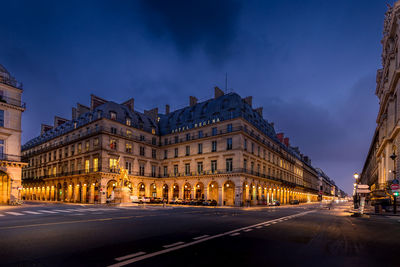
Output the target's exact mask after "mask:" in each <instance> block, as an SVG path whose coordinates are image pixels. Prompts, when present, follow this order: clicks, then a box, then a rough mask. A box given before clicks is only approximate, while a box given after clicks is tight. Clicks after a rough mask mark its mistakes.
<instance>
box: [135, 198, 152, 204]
mask: <svg viewBox="0 0 400 267" xmlns="http://www.w3.org/2000/svg"><path fill="white" fill-rule="evenodd" d="M138 201H139V203H140V204H142V203H150V198H149V197H139V198H138Z"/></svg>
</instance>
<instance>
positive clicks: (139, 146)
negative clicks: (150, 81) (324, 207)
mask: <svg viewBox="0 0 400 267" xmlns="http://www.w3.org/2000/svg"><path fill="white" fill-rule="evenodd" d="M22 155H23V157H24V159H25V160H26V161H27V162H28V165H27V166H26V167H24V169H23V197H24V199H31V200H41V201H65V202H80V203H105V202H106V199H107V197H109V196H110V195H111V193H112V191H113V190H114V188H115V186H116V183H117V180H118V176H119V165H121V166H123V167H124V169H126V170H127V172H128V180H129V185H128V187H129V190H130V194H131V195H132V196H137V197H143V196H145V197H158V198H164V199H167V200H169V201H171V200H172V199H176V198H180V199H204V200H215V201H217V203H218V205H231V206H241V205H249V204H250V205H257V204H267V203H272V202H273V201H275V200H278V201H280V203H282V204H287V203H289V201H290V200H292V199H297V200H299V201H300V202H311V201H317V197H318V192H319V178H318V173H317V171H316V170H315V169H314V168H313V167H312V166H311V160H310V159H309V158H308V157H306V156H304V155H303V154H301V153H300V151H299V149H298V148H295V147H292V146H291V145H290V143H289V138H287V137H285V136H284V134H283V133H278V134H277V133H275V129H274V125H273V123H270V122H267V121H266V120H265V119H264V118H263V115H262V108H253V106H252V97H246V98H242V97H241V96H239V95H238V94H236V93H227V94H225V93H224V92H223V91H222V90H220V89H219V88H218V87H216V88H215V95H214V98H212V99H209V100H206V101H203V102H198V100H197V98H196V97H193V96H191V97H190V99H189V105H188V106H187V107H184V108H182V109H178V110H175V111H171V110H170V107H169V105H166V107H165V112H164V113H163V114H162V113H160V112H159V111H158V109H157V108H154V109H152V110H148V111H144V112H143V113H141V112H138V111H136V110H135V108H134V99H129V100H127V101H125V102H123V103H121V104H118V103H115V102H112V101H108V100H105V99H102V98H100V97H97V96H95V95H91V100H90V105H89V106H85V105H82V104H78V105H77V107H76V108H73V109H72V119H71V120H69V119H64V118H60V117H55V118H54V125H42V127H41V135H40V136H38V137H36V138H34V139H32V140H30V141H28V142H27V143H26V144H24V145H23V147H22ZM325 193H326V197H327V198H331V199H332V198H334V197H335V195H334V194H332V191H329V190H328V191H326V192H325Z"/></svg>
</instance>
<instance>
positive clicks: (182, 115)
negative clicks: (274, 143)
mask: <svg viewBox="0 0 400 267" xmlns="http://www.w3.org/2000/svg"><path fill="white" fill-rule="evenodd" d="M159 117H160V133H161V135H165V134H170V133H172V132H174V131H176V130H179V129H191V128H193V127H194V125H195V124H199V123H204V122H205V123H206V124H208V123H210V122H211V121H213V120H215V121H224V120H229V119H234V118H239V117H241V118H243V119H245V120H247V121H248V122H250V123H251V124H253V125H254V126H255V127H256V128H257V129H259V130H260V131H261V132H263V133H264V134H266V135H267V136H269V137H270V138H273V139H276V133H275V130H274V128H273V126H272V125H271V124H270V123H268V122H267V121H266V120H264V119H263V117H262V116H261V115H260V114H259V113H258V112H256V111H255V110H253V109H252V107H251V106H250V105H249V104H247V103H246V102H245V101H244V100H243V99H242V98H241V97H240V96H239V95H238V94H236V93H229V94H225V95H222V96H220V97H217V98H212V99H209V100H207V101H204V102H201V103H197V104H195V105H193V106H188V107H185V108H182V109H178V110H175V111H173V112H171V113H169V114H166V115H163V114H160V115H159Z"/></svg>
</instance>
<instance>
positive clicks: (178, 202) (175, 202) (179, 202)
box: [171, 198, 182, 205]
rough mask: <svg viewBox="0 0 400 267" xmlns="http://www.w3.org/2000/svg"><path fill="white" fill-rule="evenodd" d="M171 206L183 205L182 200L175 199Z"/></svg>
mask: <svg viewBox="0 0 400 267" xmlns="http://www.w3.org/2000/svg"><path fill="white" fill-rule="evenodd" d="M171 204H175V205H179V204H182V199H181V198H174V199H172V200H171Z"/></svg>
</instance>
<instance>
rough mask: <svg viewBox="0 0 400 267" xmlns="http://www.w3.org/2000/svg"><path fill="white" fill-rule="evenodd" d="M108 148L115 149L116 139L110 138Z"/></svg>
mask: <svg viewBox="0 0 400 267" xmlns="http://www.w3.org/2000/svg"><path fill="white" fill-rule="evenodd" d="M110 149H112V150H117V140H116V139H110ZM78 151H79V145H78Z"/></svg>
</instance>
